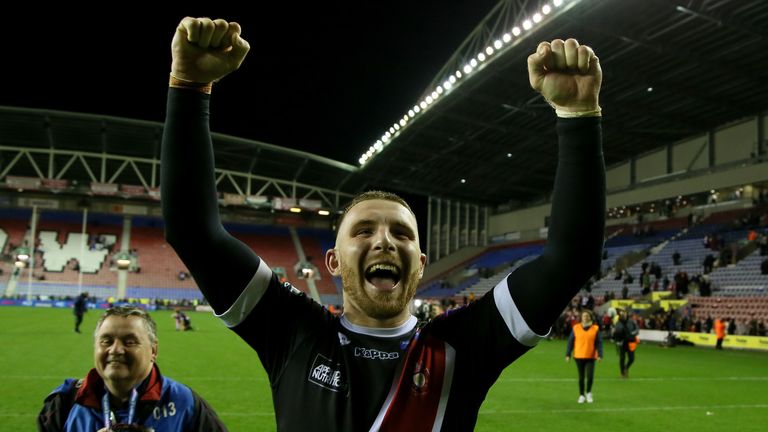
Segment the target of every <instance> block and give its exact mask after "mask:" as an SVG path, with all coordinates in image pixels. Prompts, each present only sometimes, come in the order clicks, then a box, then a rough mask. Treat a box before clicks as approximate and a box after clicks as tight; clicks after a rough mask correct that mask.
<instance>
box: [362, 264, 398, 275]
mask: <svg viewBox="0 0 768 432" xmlns="http://www.w3.org/2000/svg"><path fill="white" fill-rule="evenodd" d="M377 270H385V271H389V272H392V273H394V274H395V275H399V274H400V271H399V270H398V268H397V267H395V266H393V265H392V264H374V265H372V266H371V267H370V268H368V273H373V272H375V271H377Z"/></svg>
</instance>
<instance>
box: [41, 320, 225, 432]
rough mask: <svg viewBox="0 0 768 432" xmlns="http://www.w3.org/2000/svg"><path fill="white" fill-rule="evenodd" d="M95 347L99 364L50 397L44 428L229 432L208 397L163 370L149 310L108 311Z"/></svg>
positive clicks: (55, 431)
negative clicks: (167, 374)
mask: <svg viewBox="0 0 768 432" xmlns="http://www.w3.org/2000/svg"><path fill="white" fill-rule="evenodd" d="M93 345H94V348H93V360H94V366H95V367H94V368H93V369H91V370H90V371H89V372H88V374H87V375H86V377H85V378H84V379H79V380H77V379H72V378H68V379H66V380H65V381H64V383H63V384H62V385H60V386H59V387H57V388H56V389H55V390H53V392H52V393H51V394H50V395H48V397H46V398H45V402H44V404H43V408H42V410H41V411H40V414H39V415H38V417H37V430H38V431H39V432H64V431H66V432H95V431H99V432H110V431H138V432H142V431H144V432H149V431H157V432H222V431H223V432H226V430H227V428H226V427H225V426H224V425H223V424H222V423H221V421H220V420H219V418H218V417H217V415H216V413H215V412H214V411H213V409H212V408H211V407H210V406H209V405H208V403H207V402H205V400H203V399H202V398H201V397H200V396H198V395H197V393H195V392H193V391H192V390H191V389H190V388H189V387H187V386H185V385H184V384H181V383H178V382H176V381H174V380H172V379H170V378H168V377H167V376H163V375H161V374H160V368H158V366H157V326H156V325H155V322H154V320H152V318H151V317H150V316H149V314H147V313H146V312H145V311H144V309H141V308H138V307H133V306H119V307H114V308H111V309H108V310H107V311H106V312H105V313H104V315H102V317H101V318H100V319H99V322H98V324H96V333H95V334H94V343H93Z"/></svg>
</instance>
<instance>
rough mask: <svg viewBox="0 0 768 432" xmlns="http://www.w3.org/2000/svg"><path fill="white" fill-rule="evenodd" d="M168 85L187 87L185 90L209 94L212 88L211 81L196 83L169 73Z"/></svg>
mask: <svg viewBox="0 0 768 432" xmlns="http://www.w3.org/2000/svg"><path fill="white" fill-rule="evenodd" d="M168 87H173V88H180V89H187V90H193V91H196V92H200V93H205V94H211V91H212V90H213V83H212V82H209V83H198V82H192V81H186V80H183V79H179V78H176V77H175V76H173V75H171V76H170V79H169V81H168Z"/></svg>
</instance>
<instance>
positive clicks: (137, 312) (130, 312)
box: [94, 306, 157, 345]
mask: <svg viewBox="0 0 768 432" xmlns="http://www.w3.org/2000/svg"><path fill="white" fill-rule="evenodd" d="M111 316H119V317H123V318H128V317H139V318H141V320H142V322H143V323H144V327H145V328H146V329H147V335H148V336H149V341H150V342H152V344H153V345H154V344H156V343H157V324H155V321H154V320H152V317H151V316H149V314H148V313H147V311H145V310H144V309H142V308H140V307H138V306H115V307H111V308H109V309H107V311H106V312H104V315H102V316H101V318H99V322H98V323H96V332H95V333H94V335H95V334H98V333H99V329H100V328H101V325H102V324H104V320H106V319H107V318H109V317H111Z"/></svg>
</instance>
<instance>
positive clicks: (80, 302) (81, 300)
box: [73, 291, 88, 333]
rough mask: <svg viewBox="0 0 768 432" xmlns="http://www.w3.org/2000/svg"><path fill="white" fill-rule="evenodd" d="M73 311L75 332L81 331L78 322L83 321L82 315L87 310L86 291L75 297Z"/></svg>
mask: <svg viewBox="0 0 768 432" xmlns="http://www.w3.org/2000/svg"><path fill="white" fill-rule="evenodd" d="M73 312H74V314H75V333H82V332H81V331H80V324H82V323H83V315H85V313H86V312H88V292H87V291H86V292H83V293H80V295H79V296H77V298H76V299H75V304H74V306H73Z"/></svg>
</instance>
